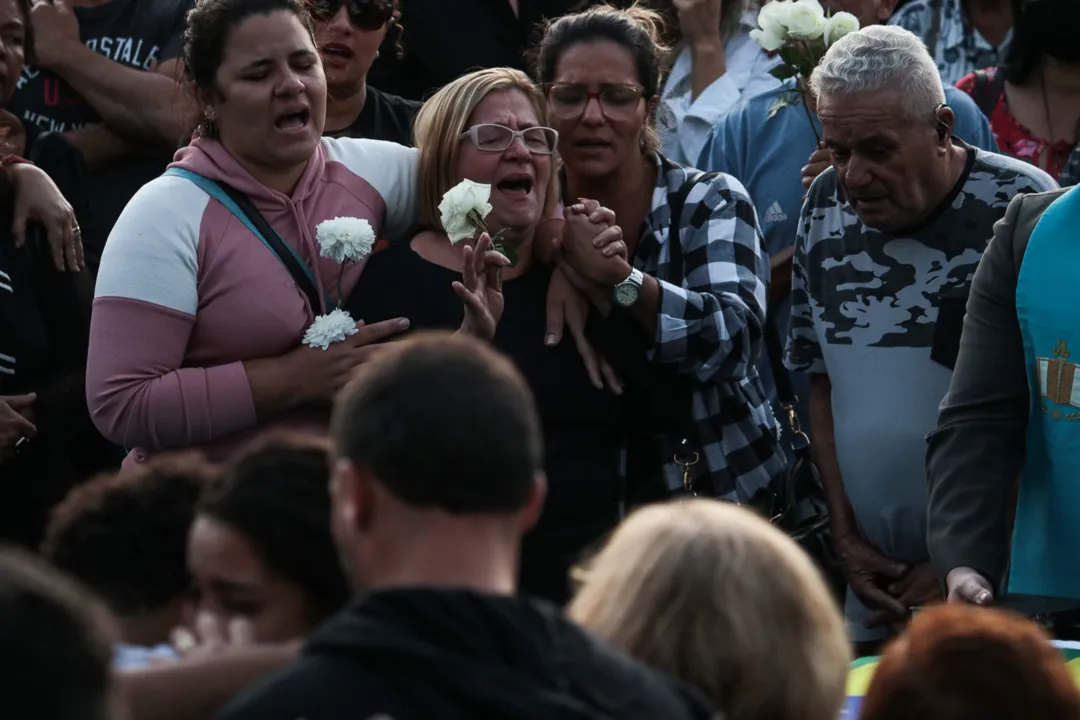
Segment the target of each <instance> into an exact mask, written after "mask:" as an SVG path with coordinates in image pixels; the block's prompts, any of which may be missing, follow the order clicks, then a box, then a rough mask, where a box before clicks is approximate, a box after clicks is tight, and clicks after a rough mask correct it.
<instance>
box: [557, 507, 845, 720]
mask: <svg viewBox="0 0 1080 720" xmlns="http://www.w3.org/2000/svg"><path fill="white" fill-rule="evenodd" d="M581 577H582V578H583V580H584V582H583V584H582V587H581V590H580V591H579V592H578V595H577V597H575V598H574V601H573V602H572V603H571V604H570V608H569V610H568V611H567V613H568V614H569V616H570V617H571V618H572V619H573V620H576V621H577V622H578V623H580V624H581V625H582V627H584V628H586V629H587V630H590V631H592V632H594V633H596V634H597V635H598V636H599V637H600V638H602V639H604V640H606V641H607V642H609V643H611V644H612V645H614V646H615V647H617V648H619V649H621V650H624V651H626V652H627V653H629V654H630V655H631V656H632V657H635V658H637V659H639V660H641V661H643V662H645V663H647V664H648V665H650V666H652V667H654V668H656V669H658V670H662V671H664V672H666V673H668V674H670V675H672V676H673V677H677V678H679V679H681V680H684V681H685V682H687V683H689V684H691V685H693V686H694V687H696V688H698V689H699V690H701V691H702V692H703V693H705V696H706V697H708V698H709V699H710V700H711V701H712V703H713V707H714V708H716V710H718V711H720V712H722V713H723V716H724V718H726V720H757V719H758V718H771V719H772V720H836V717H837V716H838V714H839V712H840V708H841V706H842V705H843V703H844V688H845V685H846V683H847V676H848V664H849V662H850V660H851V647H850V646H849V644H848V639H847V634H846V633H845V632H844V620H843V617H842V615H841V614H840V612H839V610H838V608H837V607H836V603H835V602H834V600H833V597H832V594H831V592H830V591H829V589H828V588H827V587H826V586H825V584H824V582H823V581H822V578H821V575H820V574H819V573H818V571H817V569H816V568H815V567H814V564H813V562H812V561H811V560H810V558H809V557H807V555H806V553H804V552H803V551H802V549H800V548H799V546H798V545H796V544H795V542H793V541H792V540H791V538H789V537H787V536H786V535H784V533H783V532H781V531H780V530H777V529H776V528H774V527H773V526H772V525H770V524H769V523H768V522H766V521H765V520H763V519H762V518H760V517H758V516H757V515H755V514H754V513H752V512H749V511H748V510H744V509H743V508H739V507H737V506H735V505H733V504H730V503H721V502H717V501H714V500H691V501H689V502H682V503H669V504H664V505H651V506H649V507H646V508H644V509H642V510H638V511H637V512H635V513H634V514H632V515H631V516H630V517H629V518H627V520H626V521H625V522H624V523H623V524H622V525H620V526H619V528H618V529H617V530H616V531H615V534H614V535H613V536H612V538H611V540H610V541H609V542H608V543H607V545H606V546H605V547H604V549H603V550H602V551H601V552H600V553H599V554H598V555H597V556H596V557H595V558H594V559H593V560H592V561H591V562H589V563H587V564H586V565H585V566H584V567H583V568H582V570H581Z"/></svg>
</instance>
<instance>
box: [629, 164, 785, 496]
mask: <svg viewBox="0 0 1080 720" xmlns="http://www.w3.org/2000/svg"><path fill="white" fill-rule="evenodd" d="M657 161H658V163H659V165H660V168H661V169H660V172H659V173H658V178H657V184H656V188H655V189H654V190H653V195H652V209H651V210H650V212H649V214H648V216H646V218H645V226H646V227H645V228H643V235H642V238H641V242H640V244H639V245H638V249H637V252H636V253H635V256H634V267H636V268H637V269H639V270H641V271H642V272H644V273H647V274H649V275H652V276H653V277H655V278H656V279H657V280H658V281H659V282H660V317H659V318H658V320H657V325H656V337H655V338H654V345H653V348H652V349H651V350H650V353H649V360H650V361H652V362H655V363H665V364H672V365H674V366H675V367H677V368H678V370H679V372H680V373H682V374H684V375H688V376H690V377H691V378H693V379H694V381H695V382H694V392H693V416H694V426H695V429H696V431H697V437H696V438H694V439H695V440H696V441H697V443H698V447H697V448H695V449H696V450H697V451H698V452H700V453H701V454H702V455H703V456H704V460H705V464H706V466H707V467H708V470H709V474H710V476H711V480H712V486H713V489H714V492H715V493H716V495H717V496H719V497H722V498H723V499H725V500H732V501H737V502H745V501H747V500H748V499H749V498H750V497H752V496H753V494H754V493H755V491H757V490H758V489H759V488H762V487H766V486H768V485H769V483H770V482H771V481H772V480H773V478H775V477H776V476H778V475H779V474H780V473H781V472H783V470H784V467H785V460H784V454H783V451H782V450H781V449H780V447H779V446H778V444H777V425H776V421H775V419H774V417H773V413H772V408H771V407H770V405H769V402H768V399H767V398H766V396H765V391H764V389H763V388H762V385H761V380H760V379H759V377H758V373H757V370H756V369H755V365H756V364H757V361H758V358H759V357H760V356H761V353H762V351H763V348H764V334H763V333H764V328H765V311H766V291H767V288H768V278H769V258H768V255H767V253H766V251H765V249H764V240H763V239H762V236H761V229H760V228H759V227H758V221H757V213H756V211H755V210H754V206H753V204H752V203H751V201H750V196H749V195H748V194H747V192H746V190H745V189H744V188H743V186H742V185H741V184H740V183H739V181H738V180H736V179H735V178H733V177H731V176H729V175H723V174H720V175H718V176H716V177H715V178H713V179H712V180H708V181H702V182H697V183H695V184H694V185H693V186H692V187H691V188H690V192H689V194H688V195H687V196H686V201H685V203H684V205H683V208H682V213H681V218H680V220H679V222H678V223H676V225H677V226H678V228H679V238H678V240H679V242H680V243H681V247H682V263H681V264H682V266H683V267H682V272H681V273H678V274H679V275H680V276H679V277H675V276H674V275H675V274H676V272H677V270H676V269H675V268H673V267H672V263H671V245H670V242H669V240H670V238H669V237H668V236H669V230H670V227H671V225H672V222H671V206H670V201H671V197H672V196H673V195H674V194H675V193H677V192H678V191H679V189H680V188H683V186H684V184H685V183H686V182H687V181H688V180H690V179H691V178H693V177H695V176H696V175H698V174H699V173H698V171H697V170H693V169H689V168H684V167H682V166H680V165H676V164H675V163H673V162H671V161H669V160H668V159H667V158H664V157H663V156H659V155H658V156H657Z"/></svg>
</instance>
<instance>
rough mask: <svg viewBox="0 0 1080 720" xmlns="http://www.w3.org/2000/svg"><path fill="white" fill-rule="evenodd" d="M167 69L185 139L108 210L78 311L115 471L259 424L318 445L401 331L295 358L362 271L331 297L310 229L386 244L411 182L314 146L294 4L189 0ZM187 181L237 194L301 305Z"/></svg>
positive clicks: (353, 145) (227, 216) (254, 241)
mask: <svg viewBox="0 0 1080 720" xmlns="http://www.w3.org/2000/svg"><path fill="white" fill-rule="evenodd" d="M184 63H185V70H186V74H187V77H188V79H189V81H190V82H191V84H192V85H193V87H194V89H195V91H196V97H197V100H198V105H199V108H200V110H201V113H202V122H201V125H200V128H199V131H198V132H197V133H196V136H195V138H194V140H193V141H192V142H191V144H190V145H189V146H188V147H186V148H184V149H183V150H181V151H180V152H178V153H177V156H176V160H175V162H174V163H173V164H172V165H171V166H170V172H167V173H166V174H165V175H164V176H162V177H160V178H157V179H155V180H153V181H152V182H150V183H148V184H147V185H146V186H145V187H143V188H142V189H141V190H140V191H139V192H138V193H137V194H136V195H135V197H134V198H132V200H131V202H130V203H129V204H128V206H127V207H126V208H125V210H124V212H123V214H122V215H121V217H120V219H119V220H118V221H117V223H116V226H115V227H114V228H113V231H112V234H111V235H110V236H109V241H108V244H107V246H106V249H105V252H104V254H103V256H102V260H101V268H100V271H99V274H98V279H97V288H96V297H95V299H94V310H93V320H92V325H91V339H90V350H89V361H88V366H87V389H86V392H87V400H88V403H89V407H90V412H91V415H92V417H93V420H94V422H95V424H96V425H97V427H98V429H99V430H101V432H102V433H103V434H105V435H106V437H108V438H110V439H111V440H112V441H114V442H116V443H120V444H122V445H124V446H125V447H128V448H135V450H134V452H133V453H132V455H130V456H129V461H132V460H133V459H134V460H135V461H140V460H143V459H145V457H146V454H147V452H152V451H156V450H161V449H166V448H175V447H184V446H193V445H198V446H204V448H205V449H207V450H208V451H210V454H211V456H214V455H217V454H221V453H222V452H224V451H225V450H226V449H228V448H232V447H235V445H236V444H237V443H238V442H240V441H241V440H243V438H244V437H245V436H247V435H249V434H250V433H251V432H253V431H255V430H263V429H266V428H267V427H269V426H272V425H286V426H289V427H293V428H296V427H298V426H303V427H309V428H311V429H316V430H325V428H326V424H327V422H328V417H329V416H328V405H329V402H330V400H331V399H332V398H333V396H334V394H335V393H336V391H337V390H338V389H339V388H340V387H341V386H342V385H343V384H344V383H345V381H346V380H347V379H348V377H349V374H350V372H351V370H352V369H353V368H354V367H355V366H356V365H357V364H358V363H360V362H363V361H364V360H365V359H366V357H367V355H368V353H370V352H372V351H373V348H372V347H370V345H372V344H373V343H375V342H376V341H378V340H380V339H384V338H386V337H388V336H390V335H393V334H396V333H398V332H400V331H402V330H404V329H405V328H406V327H407V326H408V321H407V320H404V319H397V318H392V319H389V320H386V321H384V322H381V323H378V324H374V325H370V326H366V327H362V328H361V329H360V332H359V333H357V334H356V335H353V336H351V337H349V338H347V339H346V340H345V341H344V342H339V343H335V344H333V345H331V346H330V347H329V348H328V349H327V350H320V349H312V348H309V347H306V346H303V345H301V344H300V341H301V338H302V337H303V335H304V332H305V330H306V329H307V327H308V326H309V325H310V324H311V322H312V320H313V319H314V317H315V316H316V315H320V314H322V313H324V312H327V311H328V310H330V309H331V307H332V305H333V304H334V303H335V302H340V300H341V298H339V297H337V292H339V291H340V292H341V293H342V295H344V296H347V295H348V294H349V292H350V291H351V290H352V288H353V286H354V285H355V284H356V280H357V278H358V277H359V275H360V273H361V271H362V270H363V267H364V263H363V262H360V263H349V264H348V265H346V268H345V272H344V277H343V279H342V282H341V283H340V289H339V285H338V283H337V282H336V280H337V276H338V270H339V269H340V265H338V263H336V262H334V261H333V260H332V259H328V258H321V257H320V256H319V250H318V246H317V243H316V240H315V228H316V226H317V225H318V224H319V223H320V222H322V221H324V220H327V219H331V218H335V217H340V216H344V217H359V218H363V219H365V220H367V221H368V222H369V223H370V224H371V226H372V228H373V229H374V230H375V233H376V235H377V236H379V237H387V236H393V235H397V234H400V233H402V232H404V231H405V230H406V229H407V227H408V226H409V225H410V224H411V223H412V222H413V218H414V216H415V215H416V207H415V198H416V167H417V156H416V151H415V150H412V149H409V148H405V147H402V146H400V145H396V144H392V143H386V142H380V141H375V140H355V139H331V138H322V137H321V136H322V132H323V124H324V119H325V107H326V80H325V77H324V75H323V69H322V65H321V63H320V62H319V55H318V50H317V48H316V46H315V43H314V39H313V33H312V25H311V21H310V18H309V16H308V13H307V10H306V8H305V7H304V5H303V4H302V2H300V0H202V2H200V3H199V4H198V5H196V7H195V9H194V10H192V11H191V13H190V14H189V16H188V27H187V30H186V32H185V43H184ZM198 176H201V178H199V177H198ZM202 178H206V179H209V180H213V181H216V182H217V183H221V184H227V185H228V186H231V187H232V188H234V189H235V190H238V191H239V192H240V193H242V194H243V195H246V196H247V198H248V199H249V200H250V201H251V203H252V204H253V205H254V207H255V208H256V209H257V211H258V213H259V214H261V215H262V216H263V217H264V218H265V220H266V221H267V222H268V223H269V225H270V227H271V228H272V229H273V230H274V231H276V234H277V235H278V236H280V238H281V240H283V241H284V243H285V244H286V245H288V251H289V252H288V253H287V254H289V255H292V256H294V257H295V258H296V259H298V260H300V261H301V262H302V266H303V267H305V268H306V271H305V272H306V273H307V274H308V278H309V280H310V282H309V283H308V285H309V286H313V287H309V289H308V292H304V291H303V290H302V289H301V284H302V283H300V282H298V281H297V280H294V276H293V275H292V274H290V272H289V270H287V269H286V267H285V262H284V261H283V260H281V259H279V257H278V255H277V254H276V253H275V252H272V251H271V250H270V249H269V247H268V245H267V244H264V242H261V241H260V238H259V237H258V236H257V235H256V234H255V233H254V232H252V230H250V229H249V228H248V226H247V225H246V224H245V223H244V222H243V221H242V220H240V219H239V218H238V217H237V216H236V215H235V214H234V212H233V211H232V210H230V209H229V207H228V205H229V203H228V202H222V201H221V200H218V199H216V198H215V197H212V196H211V194H209V193H208V191H207V190H204V189H203V185H201V184H199V182H198V181H199V180H201V179H202ZM262 234H263V235H264V236H265V235H266V234H267V233H265V232H264V233H262ZM315 288H317V291H316V290H315ZM315 305H318V307H316V306H315ZM328 305H329V306H331V307H327V306H328Z"/></svg>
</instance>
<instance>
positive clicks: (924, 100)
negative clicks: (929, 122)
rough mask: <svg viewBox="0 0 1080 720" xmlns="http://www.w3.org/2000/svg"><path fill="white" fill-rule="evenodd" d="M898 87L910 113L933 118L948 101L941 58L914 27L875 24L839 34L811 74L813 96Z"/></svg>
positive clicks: (909, 115) (913, 115) (913, 117)
mask: <svg viewBox="0 0 1080 720" xmlns="http://www.w3.org/2000/svg"><path fill="white" fill-rule="evenodd" d="M886 88H892V89H896V90H899V91H900V97H901V99H902V102H903V103H904V105H905V108H906V110H907V114H908V117H909V119H911V120H921V119H929V118H930V116H931V114H932V113H933V111H934V110H935V109H936V108H937V106H938V105H942V104H944V103H945V89H944V88H943V87H942V85H941V75H940V74H939V73H938V69H937V64H936V63H935V62H934V59H933V58H932V57H930V52H929V51H928V50H927V49H926V45H924V44H923V41H922V40H920V39H919V37H918V36H917V35H915V34H914V33H912V32H910V31H908V30H905V29H903V28H900V27H895V26H892V25H872V26H870V27H865V28H863V29H861V30H859V31H857V32H853V33H850V34H848V35H845V36H844V37H842V38H840V39H839V40H837V41H836V43H835V44H833V46H832V47H830V48H829V50H828V52H826V53H825V57H824V58H822V60H821V63H820V64H819V65H818V66H817V67H816V68H814V72H813V74H812V75H811V76H810V90H811V91H812V92H813V93H814V96H815V97H819V98H820V97H821V96H822V95H846V94H852V93H872V92H877V91H879V90H884V89H886Z"/></svg>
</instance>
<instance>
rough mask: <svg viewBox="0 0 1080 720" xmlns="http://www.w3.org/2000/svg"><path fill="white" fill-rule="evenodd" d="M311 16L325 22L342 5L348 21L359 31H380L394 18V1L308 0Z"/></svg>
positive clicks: (335, 13)
mask: <svg viewBox="0 0 1080 720" xmlns="http://www.w3.org/2000/svg"><path fill="white" fill-rule="evenodd" d="M310 3H311V11H312V15H314V16H315V19H316V20H318V21H319V22H327V21H328V20H330V19H332V18H333V17H334V16H335V15H337V13H338V10H341V6H342V5H344V6H345V7H346V8H347V9H348V12H349V20H350V21H352V24H353V25H355V26H356V27H358V28H360V29H361V30H382V29H383V27H385V26H386V23H388V22H390V20H391V18H393V17H394V4H395V3H394V0H310Z"/></svg>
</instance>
